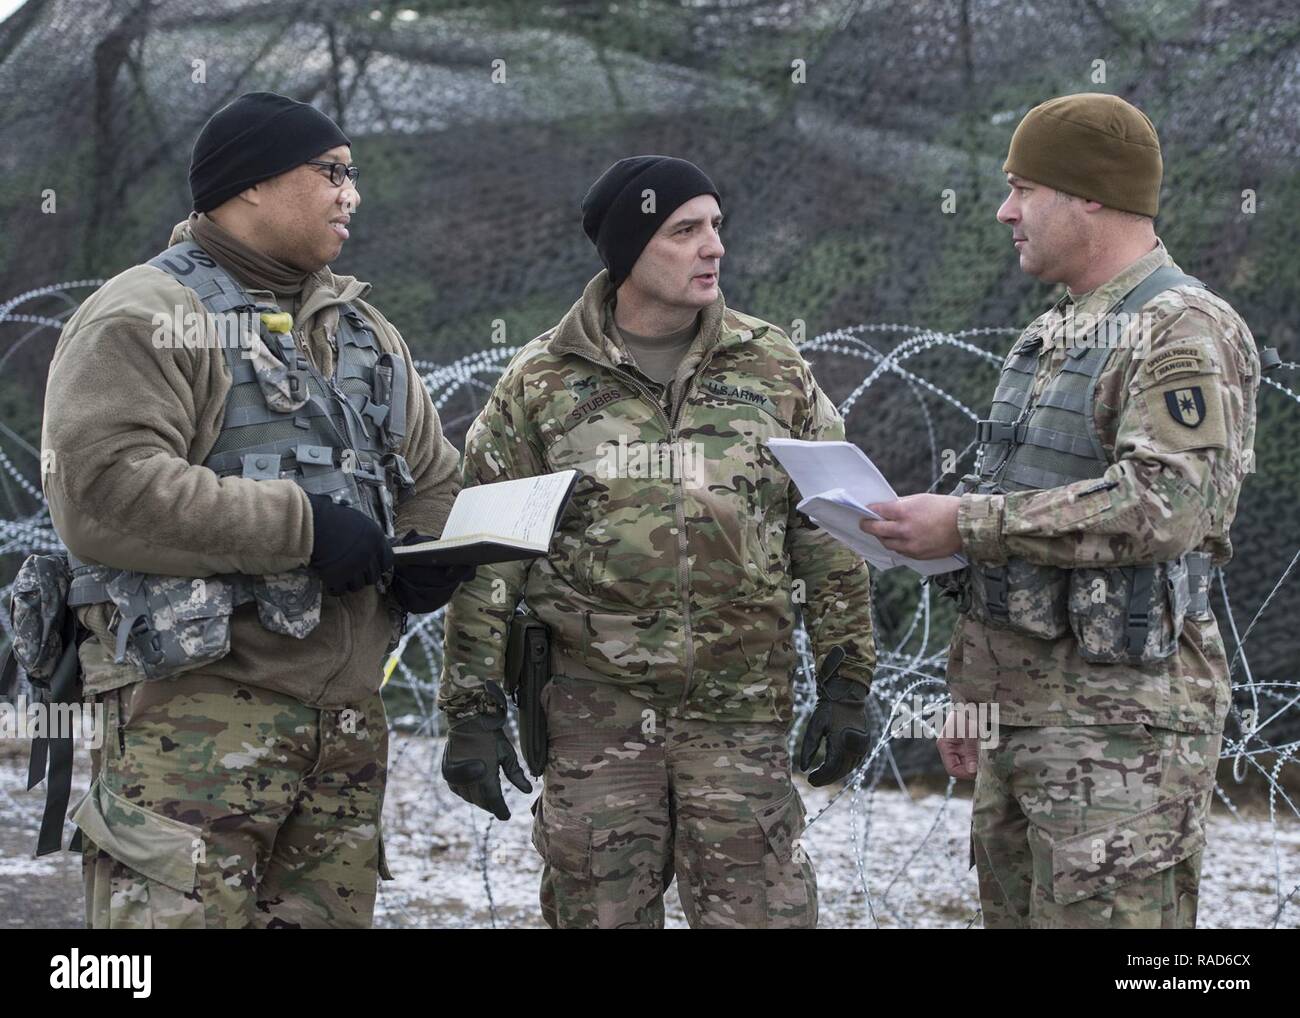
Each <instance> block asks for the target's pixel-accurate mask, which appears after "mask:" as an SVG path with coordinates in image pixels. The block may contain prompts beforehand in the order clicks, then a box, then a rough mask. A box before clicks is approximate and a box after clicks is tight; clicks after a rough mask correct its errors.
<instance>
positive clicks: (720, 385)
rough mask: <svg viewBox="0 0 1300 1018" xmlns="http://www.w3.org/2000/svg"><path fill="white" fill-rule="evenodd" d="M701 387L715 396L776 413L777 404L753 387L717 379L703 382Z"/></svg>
mask: <svg viewBox="0 0 1300 1018" xmlns="http://www.w3.org/2000/svg"><path fill="white" fill-rule="evenodd" d="M700 388H701V389H703V390H704V391H705V392H708V393H711V394H712V395H714V396H721V397H722V398H723V399H731V400H736V401H737V402H739V403H748V404H749V405H750V406H756V407H761V408H762V409H764V410H766V411H767V412H768V413H769V414H772V415H775V414H776V404H775V403H773V402H772V400H771V399H770V398H769V397H768V396H767V395H765V394H764V393H761V392H754V391H753V390H752V389H746V388H743V387H742V386H739V385H728V384H727V383H726V382H723V381H719V380H717V379H709V380H708V381H705V382H701V383H700Z"/></svg>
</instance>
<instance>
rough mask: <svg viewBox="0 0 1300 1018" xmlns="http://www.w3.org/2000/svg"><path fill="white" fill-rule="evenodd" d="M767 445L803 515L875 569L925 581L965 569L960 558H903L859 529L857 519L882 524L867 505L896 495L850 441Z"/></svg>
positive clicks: (785, 440) (779, 441)
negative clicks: (897, 570)
mask: <svg viewBox="0 0 1300 1018" xmlns="http://www.w3.org/2000/svg"><path fill="white" fill-rule="evenodd" d="M767 445H768V448H770V449H771V450H772V453H773V455H775V456H776V458H777V459H778V460H780V462H781V465H782V466H783V467H785V469H786V471H787V472H788V473H789V474H790V479H791V480H793V481H794V483H795V487H797V488H798V489H799V493H800V494H801V495H804V496H805V497H804V499H803V501H801V502H800V503H799V505H798V509H799V511H800V512H801V513H804V514H805V515H806V516H807V517H808V518H809V519H811V520H812V521H813V522H814V523H816V524H817V525H818V526H819V527H821V528H822V529H823V530H825V531H826V532H827V533H828V534H830V535H831V536H832V537H834V538H835V539H836V540H837V541H839V542H841V543H842V544H845V545H847V546H848V547H850V548H852V549H853V550H854V551H855V552H857V553H858V554H859V555H861V556H862V557H863V558H864V559H866V560H867V561H868V562H869V563H871V565H873V566H875V567H876V568H877V569H893V568H894V567H895V566H907V567H908V568H909V569H912V570H914V571H915V572H918V573H920V574H921V575H922V576H934V575H936V574H937V573H950V572H952V571H953V570H954V569H960V568H962V567H963V566H964V565H966V559H965V558H964V557H963V556H961V555H952V556H950V557H948V558H941V559H929V560H925V559H914V558H908V557H907V556H906V555H899V554H897V553H896V552H892V551H890V550H889V549H888V548H886V547H885V546H884V545H883V544H881V543H880V540H879V539H878V538H875V537H872V536H871V535H870V534H867V533H864V532H863V531H862V529H861V528H859V526H858V521H859V520H863V519H868V520H878V519H880V516H879V515H878V514H876V513H874V512H872V511H871V510H870V509H868V508H867V505H868V504H870V503H879V502H893V501H896V500H897V499H898V495H897V494H896V493H895V492H894V489H893V488H891V487H890V485H889V482H888V481H886V480H885V477H884V475H883V474H882V473H881V472H880V471H879V470H877V469H876V465H875V464H874V463H872V462H871V460H870V459H868V458H867V455H866V453H864V452H863V451H862V450H861V449H859V448H858V447H857V446H856V445H854V444H853V443H852V442H803V441H800V440H799V439H795V438H770V439H768V440H767Z"/></svg>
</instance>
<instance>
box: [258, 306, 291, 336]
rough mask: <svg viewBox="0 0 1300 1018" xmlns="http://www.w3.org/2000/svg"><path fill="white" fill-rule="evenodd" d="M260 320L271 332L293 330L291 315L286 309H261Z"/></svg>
mask: <svg viewBox="0 0 1300 1018" xmlns="http://www.w3.org/2000/svg"><path fill="white" fill-rule="evenodd" d="M262 321H263V322H264V323H265V324H266V327H267V328H268V329H269V330H270V331H271V332H292V331H293V315H291V314H289V312H288V311H263V312H262Z"/></svg>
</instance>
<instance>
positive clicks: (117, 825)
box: [72, 779, 205, 929]
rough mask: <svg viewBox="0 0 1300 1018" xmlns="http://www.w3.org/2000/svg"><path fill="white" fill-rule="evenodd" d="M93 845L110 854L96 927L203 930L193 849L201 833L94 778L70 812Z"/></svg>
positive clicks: (99, 898)
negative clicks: (108, 884) (107, 889)
mask: <svg viewBox="0 0 1300 1018" xmlns="http://www.w3.org/2000/svg"><path fill="white" fill-rule="evenodd" d="M72 820H73V822H74V823H75V824H76V825H77V827H79V828H80V829H81V831H82V832H83V833H84V834H85V836H86V838H87V839H89V841H90V842H93V843H94V845H95V847H96V848H97V849H99V850H100V851H102V852H104V853H106V854H107V855H108V856H109V857H111V858H112V859H113V861H114V863H115V864H116V865H114V866H112V872H111V875H110V879H111V893H110V894H107V895H97V896H96V897H97V905H96V909H102V908H107V910H108V913H109V914H108V915H103V914H93V915H92V916H91V917H90V918H91V925H92V926H94V927H97V928H105V927H111V928H115V929H117V928H129V927H141V928H147V929H163V928H170V929H202V928H203V927H204V925H205V923H204V909H203V901H202V899H201V897H200V896H199V895H197V894H196V893H195V890H196V881H197V876H198V872H197V870H198V867H197V863H196V862H195V852H196V850H197V849H198V848H199V847H200V846H201V845H202V843H203V832H202V831H201V830H200V828H198V827H195V826H192V825H191V824H185V823H181V822H180V821H179V820H172V819H171V818H170V817H165V816H162V815H161V814H158V813H154V812H153V811H151V810H147V809H144V808H143V807H141V806H137V805H136V804H135V803H133V802H130V801H129V800H127V799H125V798H123V797H122V796H120V795H118V794H117V793H116V792H114V791H112V790H111V789H109V788H107V787H106V786H105V785H104V783H103V781H102V779H100V780H96V781H95V783H94V784H93V785H91V787H90V791H89V792H87V793H86V797H85V798H84V799H83V800H82V801H81V804H80V805H79V806H78V807H77V808H76V811H75V812H74V813H73V814H72Z"/></svg>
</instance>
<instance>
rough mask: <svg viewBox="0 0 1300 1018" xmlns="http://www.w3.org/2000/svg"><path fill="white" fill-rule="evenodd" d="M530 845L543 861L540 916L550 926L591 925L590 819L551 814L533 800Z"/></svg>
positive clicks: (593, 913) (594, 900) (595, 894)
mask: <svg viewBox="0 0 1300 1018" xmlns="http://www.w3.org/2000/svg"><path fill="white" fill-rule="evenodd" d="M534 809H535V813H534V818H533V847H534V848H536V849H537V851H538V852H539V853H541V856H542V859H543V860H544V861H545V863H546V868H545V869H544V870H543V871H542V890H541V904H542V916H543V918H545V920H546V924H547V925H548V926H550V927H551V928H552V929H557V930H558V929H576V928H581V927H595V926H597V925H598V922H597V897H598V894H599V892H600V888H599V887H597V886H596V884H595V881H594V880H593V879H592V873H591V823H590V821H588V820H586V819H585V818H583V819H581V820H574V819H570V818H568V817H565V816H557V815H554V814H553V812H548V811H547V810H546V808H545V806H543V805H542V796H540V795H539V796H538V797H537V799H536V801H535V803H534Z"/></svg>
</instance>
